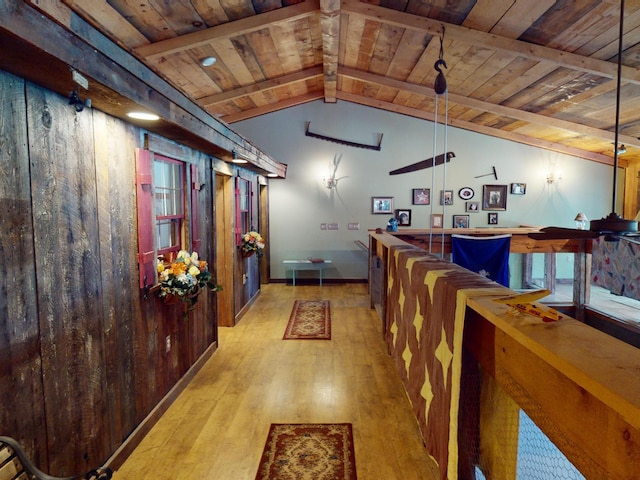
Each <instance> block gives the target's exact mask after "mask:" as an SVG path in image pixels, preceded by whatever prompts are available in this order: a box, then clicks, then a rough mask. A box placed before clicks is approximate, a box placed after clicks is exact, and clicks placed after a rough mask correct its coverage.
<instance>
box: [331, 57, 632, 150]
mask: <svg viewBox="0 0 640 480" xmlns="http://www.w3.org/2000/svg"><path fill="white" fill-rule="evenodd" d="M340 75H341V76H345V77H348V78H352V79H354V80H360V81H363V82H367V83H373V84H376V85H380V86H383V87H390V88H396V89H398V90H403V91H407V92H411V93H415V94H417V95H424V96H426V97H434V96H435V93H434V91H433V88H431V87H426V86H424V85H416V84H415V83H409V82H403V81H400V80H394V79H392V78H389V77H384V76H382V75H376V74H373V73H368V72H362V71H360V70H355V69H353V68H346V67H342V68H340ZM449 100H450V101H451V102H453V103H456V104H458V105H463V106H465V107H469V108H473V109H476V110H481V111H483V112H489V113H495V114H496V115H500V116H504V117H509V118H513V119H516V120H522V121H525V122H529V123H534V124H537V125H544V126H546V127H552V128H560V129H562V130H567V131H570V132H574V133H579V134H581V135H587V136H590V137H594V138H599V139H601V140H606V141H610V142H613V141H614V132H610V131H608V130H602V129H600V128H594V127H589V126H587V125H580V124H578V123H574V122H568V121H566V120H560V119H556V118H552V117H547V116H545V115H540V114H537V113H531V112H527V111H524V110H518V109H517V108H511V107H505V106H503V105H496V104H494V103H489V102H483V101H482V100H476V99H474V98H471V97H465V96H462V95H456V94H454V93H449ZM619 140H620V142H622V143H625V144H627V145H632V146H635V147H640V139H637V138H635V137H631V136H629V135H620V136H619Z"/></svg>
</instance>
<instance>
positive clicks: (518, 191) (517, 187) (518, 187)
mask: <svg viewBox="0 0 640 480" xmlns="http://www.w3.org/2000/svg"><path fill="white" fill-rule="evenodd" d="M526 191H527V184H526V183H512V184H511V193H512V194H513V195H524V194H525V192H526Z"/></svg>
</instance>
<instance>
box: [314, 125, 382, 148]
mask: <svg viewBox="0 0 640 480" xmlns="http://www.w3.org/2000/svg"><path fill="white" fill-rule="evenodd" d="M310 126H311V122H307V128H306V130H305V132H304V134H305V135H306V136H307V137H314V138H319V139H320V140H327V141H329V142H335V143H339V144H340V145H347V146H348V147H358V148H368V149H369V150H377V151H380V150H381V149H382V134H381V133H380V134H378V145H366V144H364V143H358V142H351V141H349V140H341V139H339V138H333V137H328V136H326V135H320V134H319V133H313V132H311V131H309V127H310Z"/></svg>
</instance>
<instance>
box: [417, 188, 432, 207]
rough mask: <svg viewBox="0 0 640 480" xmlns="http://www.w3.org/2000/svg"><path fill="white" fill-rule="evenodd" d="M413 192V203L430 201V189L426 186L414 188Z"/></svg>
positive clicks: (428, 202)
mask: <svg viewBox="0 0 640 480" xmlns="http://www.w3.org/2000/svg"><path fill="white" fill-rule="evenodd" d="M412 192H413V204H414V205H429V204H430V203H431V190H430V189H428V188H414V189H413V190H412Z"/></svg>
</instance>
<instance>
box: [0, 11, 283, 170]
mask: <svg viewBox="0 0 640 480" xmlns="http://www.w3.org/2000/svg"><path fill="white" fill-rule="evenodd" d="M64 8H65V9H66V7H64ZM48 13H49V14H50V15H51V14H57V15H60V18H61V22H53V21H51V20H50V19H48V18H47V17H46V16H44V15H42V13H40V12H39V11H37V10H35V9H34V8H32V7H30V6H29V5H28V4H27V3H25V2H22V1H18V0H4V1H2V2H0V46H2V48H0V69H3V70H6V71H7V72H10V73H14V74H15V75H18V76H20V77H22V78H25V79H27V80H29V81H32V82H34V83H36V84H38V85H42V86H44V87H45V88H48V89H49V90H51V91H54V92H56V93H58V94H61V95H64V96H67V95H68V94H69V92H70V91H72V90H74V89H78V86H77V84H75V83H74V81H73V80H72V70H75V71H77V72H78V73H80V74H82V75H83V76H84V77H85V78H87V79H88V81H89V89H88V90H84V89H82V90H81V94H82V96H83V97H89V98H91V100H92V104H93V106H94V107H95V108H97V109H99V110H101V111H103V112H105V113H107V114H109V115H112V116H114V117H118V118H122V119H124V120H125V121H127V122H128V123H133V124H135V123H136V122H135V121H133V120H131V119H128V118H127V117H126V113H127V110H128V108H129V107H138V108H140V107H142V108H144V109H147V110H149V111H152V112H154V113H157V114H158V115H160V117H161V120H160V121H159V122H154V123H153V124H149V123H148V122H147V123H145V124H144V128H145V129H147V130H149V131H153V132H156V133H158V134H159V135H163V136H165V137H167V138H172V139H174V140H176V141H178V142H180V143H183V144H184V145H189V146H191V147H192V148H195V149H197V150H199V151H202V152H204V153H207V154H211V155H214V156H217V157H219V158H224V157H225V155H227V154H230V152H231V151H232V150H234V149H239V148H246V146H247V145H249V142H248V141H247V140H246V139H244V138H243V137H241V136H240V135H239V134H238V133H236V132H235V131H233V130H231V129H230V128H229V126H228V125H225V124H224V123H223V122H220V121H219V120H218V119H216V118H214V117H213V116H212V115H210V114H209V113H207V112H206V111H205V110H203V109H202V107H200V106H199V105H197V104H195V103H194V102H193V101H191V100H189V99H187V98H186V97H185V96H184V94H183V93H181V92H179V91H178V90H176V89H175V88H174V87H173V86H171V85H170V84H168V83H167V82H166V81H165V80H163V79H162V78H160V77H159V76H158V75H157V74H156V73H154V72H152V71H151V70H149V68H148V67H146V66H145V65H143V64H142V63H141V62H140V60H138V59H137V58H135V57H133V56H132V55H130V54H129V53H127V52H126V51H125V50H123V49H122V48H120V47H118V46H116V45H115V44H114V43H113V42H112V41H111V40H109V39H107V38H106V37H104V35H102V34H101V33H99V32H97V31H96V30H94V29H93V27H91V26H90V25H89V24H87V23H86V22H85V21H84V20H83V19H81V18H80V17H78V16H77V15H76V14H75V13H73V12H70V11H67V12H64V11H63V10H62V6H60V7H59V8H58V9H56V10H50V11H48ZM55 18H57V17H55ZM63 22H67V23H68V25H67V24H65V23H63ZM63 25H65V26H63ZM42 65H46V66H47V68H43V67H42ZM229 158H230V155H229ZM253 166H255V167H258V168H260V169H262V170H265V171H267V172H272V173H276V174H278V175H279V176H282V177H284V176H285V175H286V166H285V165H283V164H281V163H279V162H277V161H275V160H274V159H273V158H271V157H269V156H268V155H267V154H265V153H263V152H261V153H260V155H259V156H256V159H255V163H254V164H253Z"/></svg>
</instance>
